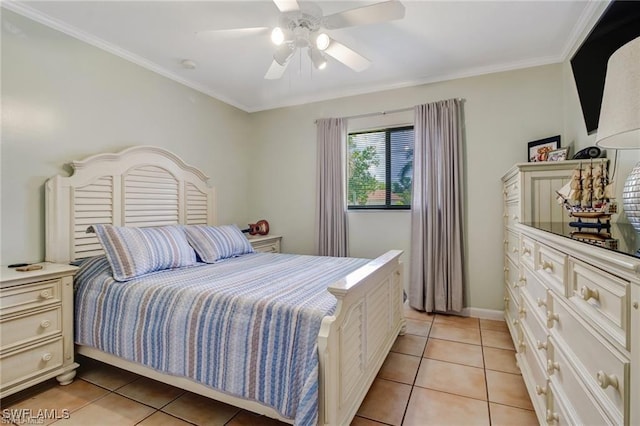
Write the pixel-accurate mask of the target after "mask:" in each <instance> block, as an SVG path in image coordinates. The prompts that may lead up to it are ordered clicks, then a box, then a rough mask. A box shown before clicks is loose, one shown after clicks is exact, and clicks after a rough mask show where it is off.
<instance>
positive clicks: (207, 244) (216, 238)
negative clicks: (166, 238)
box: [184, 225, 254, 263]
mask: <svg viewBox="0 0 640 426" xmlns="http://www.w3.org/2000/svg"><path fill="white" fill-rule="evenodd" d="M184 231H185V233H186V234H187V239H188V240H189V243H190V244H191V245H192V246H193V248H194V249H195V251H196V252H197V253H198V256H200V259H202V261H203V262H205V263H214V262H216V261H218V260H222V259H227V258H229V257H235V256H240V255H243V254H247V253H253V252H254V250H253V246H251V243H250V242H249V240H247V237H245V236H244V234H243V233H242V231H240V228H238V227H237V226H236V225H223V226H205V225H191V226H185V227H184Z"/></svg>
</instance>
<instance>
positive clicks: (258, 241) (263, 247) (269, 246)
mask: <svg viewBox="0 0 640 426" xmlns="http://www.w3.org/2000/svg"><path fill="white" fill-rule="evenodd" d="M248 239H249V242H250V243H251V246H252V247H253V249H254V250H255V251H257V252H259V253H280V245H281V242H282V236H280V235H249V237H248Z"/></svg>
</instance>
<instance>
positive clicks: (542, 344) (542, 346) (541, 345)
mask: <svg viewBox="0 0 640 426" xmlns="http://www.w3.org/2000/svg"><path fill="white" fill-rule="evenodd" d="M536 346H537V347H538V349H539V350H542V349H544V350H545V351H546V350H547V342H541V341H540V340H538V341H537V342H536Z"/></svg>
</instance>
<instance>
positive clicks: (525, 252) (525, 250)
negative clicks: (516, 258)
mask: <svg viewBox="0 0 640 426" xmlns="http://www.w3.org/2000/svg"><path fill="white" fill-rule="evenodd" d="M522 254H525V255H527V254H531V250H530V249H528V248H527V247H525V248H523V249H522Z"/></svg>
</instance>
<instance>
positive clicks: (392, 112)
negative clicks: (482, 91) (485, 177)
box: [316, 98, 464, 123]
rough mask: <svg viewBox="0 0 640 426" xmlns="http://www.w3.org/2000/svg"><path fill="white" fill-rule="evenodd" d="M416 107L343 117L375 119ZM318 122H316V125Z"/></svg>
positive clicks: (462, 99) (460, 99)
mask: <svg viewBox="0 0 640 426" xmlns="http://www.w3.org/2000/svg"><path fill="white" fill-rule="evenodd" d="M456 100H458V101H460V102H464V98H456ZM414 108H415V107H408V108H399V109H392V110H390V111H376V112H369V113H365V114H357V115H348V116H346V117H342V118H345V119H347V120H348V119H351V118H365V117H375V116H376V115H387V114H395V113H397V112H406V111H411V110H413V109H414ZM317 122H318V121H317V120H316V123H317Z"/></svg>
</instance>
